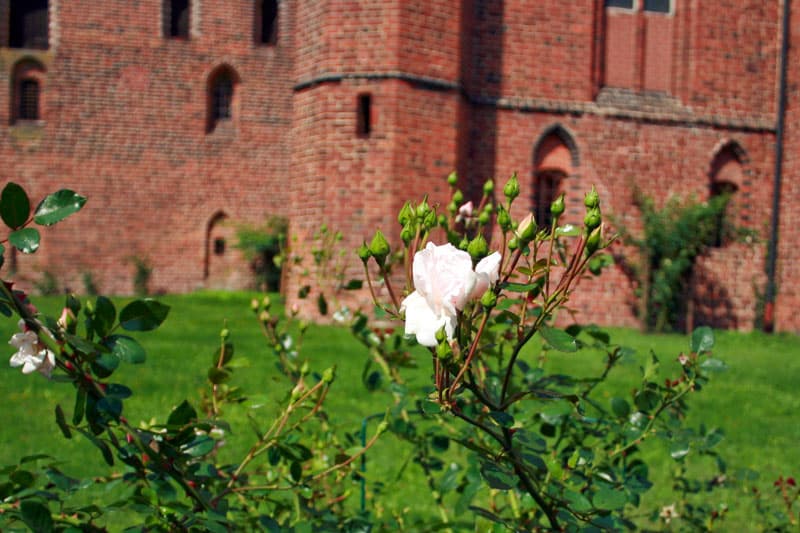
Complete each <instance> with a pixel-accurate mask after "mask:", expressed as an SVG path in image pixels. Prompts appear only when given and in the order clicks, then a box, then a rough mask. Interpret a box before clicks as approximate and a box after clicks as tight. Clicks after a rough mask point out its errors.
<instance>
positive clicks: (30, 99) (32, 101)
mask: <svg viewBox="0 0 800 533" xmlns="http://www.w3.org/2000/svg"><path fill="white" fill-rule="evenodd" d="M44 79H45V71H44V67H43V66H42V65H41V64H39V63H38V62H36V61H33V60H30V59H26V60H22V61H20V62H19V63H17V65H16V66H15V67H14V75H13V80H12V85H11V88H12V113H11V122H12V123H20V122H36V121H39V120H42V84H43V83H44Z"/></svg>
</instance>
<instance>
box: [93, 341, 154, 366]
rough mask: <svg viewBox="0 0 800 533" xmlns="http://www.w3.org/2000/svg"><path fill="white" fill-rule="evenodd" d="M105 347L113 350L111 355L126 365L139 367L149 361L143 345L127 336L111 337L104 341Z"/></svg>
mask: <svg viewBox="0 0 800 533" xmlns="http://www.w3.org/2000/svg"><path fill="white" fill-rule="evenodd" d="M103 345H104V346H106V347H107V348H109V349H110V350H111V355H113V356H115V357H117V358H118V359H119V360H120V361H125V362H126V363H130V364H133V365H138V364H141V363H144V362H145V360H146V359H147V353H146V352H145V351H144V348H143V347H142V345H141V344H139V342H138V341H137V340H136V339H134V338H132V337H128V336H127V335H111V336H110V337H108V338H106V339H105V340H104V341H103Z"/></svg>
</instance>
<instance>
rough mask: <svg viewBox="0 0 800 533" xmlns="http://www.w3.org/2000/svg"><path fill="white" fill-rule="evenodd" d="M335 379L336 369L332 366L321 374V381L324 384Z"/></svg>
mask: <svg viewBox="0 0 800 533" xmlns="http://www.w3.org/2000/svg"><path fill="white" fill-rule="evenodd" d="M335 377H336V367H335V366H332V367H330V368H326V369H325V371H324V372H323V373H322V381H324V382H325V383H331V382H333V378H335Z"/></svg>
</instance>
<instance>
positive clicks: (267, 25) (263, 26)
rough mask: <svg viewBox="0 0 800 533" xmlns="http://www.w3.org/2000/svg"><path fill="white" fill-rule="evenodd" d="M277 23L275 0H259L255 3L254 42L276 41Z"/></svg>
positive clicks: (273, 42)
mask: <svg viewBox="0 0 800 533" xmlns="http://www.w3.org/2000/svg"><path fill="white" fill-rule="evenodd" d="M277 23H278V2H277V0H259V1H258V2H257V5H256V42H258V43H261V44H275V43H276V42H278V24H277Z"/></svg>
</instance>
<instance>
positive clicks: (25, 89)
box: [17, 80, 39, 120]
mask: <svg viewBox="0 0 800 533" xmlns="http://www.w3.org/2000/svg"><path fill="white" fill-rule="evenodd" d="M18 98H19V99H18V102H17V119H19V120H39V82H38V81H36V80H22V81H21V82H20V84H19V97H18Z"/></svg>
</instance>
